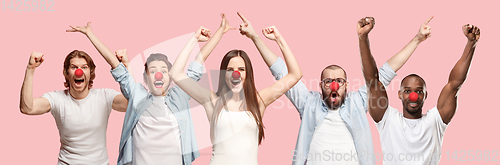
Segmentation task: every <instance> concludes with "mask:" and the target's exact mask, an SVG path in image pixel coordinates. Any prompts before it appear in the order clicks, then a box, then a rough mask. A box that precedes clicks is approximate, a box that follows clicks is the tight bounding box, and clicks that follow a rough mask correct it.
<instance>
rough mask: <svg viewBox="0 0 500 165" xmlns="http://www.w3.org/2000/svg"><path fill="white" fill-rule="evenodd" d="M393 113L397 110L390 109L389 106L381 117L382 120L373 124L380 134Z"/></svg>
mask: <svg viewBox="0 0 500 165" xmlns="http://www.w3.org/2000/svg"><path fill="white" fill-rule="evenodd" d="M395 113H396V114H397V113H398V110H397V109H395V108H392V107H391V106H388V107H387V109H386V110H385V113H384V116H383V117H382V120H380V121H378V122H375V125H376V126H377V129H378V131H379V132H382V131H383V130H384V129H385V126H386V125H387V121H388V120H389V118H390V117H392V116H393V114H395Z"/></svg>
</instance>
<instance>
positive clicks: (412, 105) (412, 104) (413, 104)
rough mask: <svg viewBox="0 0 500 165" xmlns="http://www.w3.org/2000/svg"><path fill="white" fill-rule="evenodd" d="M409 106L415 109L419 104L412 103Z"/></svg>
mask: <svg viewBox="0 0 500 165" xmlns="http://www.w3.org/2000/svg"><path fill="white" fill-rule="evenodd" d="M409 105H410V107H413V108H414V107H417V105H418V104H417V103H410V104H409Z"/></svg>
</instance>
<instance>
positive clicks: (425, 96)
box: [424, 91, 429, 101]
mask: <svg viewBox="0 0 500 165" xmlns="http://www.w3.org/2000/svg"><path fill="white" fill-rule="evenodd" d="M428 94H429V93H427V91H424V101H425V100H426V99H427V95H428Z"/></svg>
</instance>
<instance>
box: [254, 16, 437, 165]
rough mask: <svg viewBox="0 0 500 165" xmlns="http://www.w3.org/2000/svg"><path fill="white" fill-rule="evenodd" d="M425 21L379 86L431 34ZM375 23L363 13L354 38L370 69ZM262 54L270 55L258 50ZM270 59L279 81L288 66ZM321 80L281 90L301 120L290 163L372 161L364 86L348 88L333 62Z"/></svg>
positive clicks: (384, 71)
mask: <svg viewBox="0 0 500 165" xmlns="http://www.w3.org/2000/svg"><path fill="white" fill-rule="evenodd" d="M428 21H429V20H428ZM428 21H426V22H425V23H424V24H422V25H421V27H420V30H419V32H418V33H417V35H416V36H415V37H414V38H413V39H412V40H411V41H410V43H408V44H407V45H406V46H405V47H404V48H403V49H402V50H401V51H400V52H398V53H397V54H396V55H394V56H393V57H392V58H391V59H389V60H388V61H387V62H386V63H385V64H384V65H383V66H382V67H381V68H380V70H379V73H378V75H379V76H378V78H379V80H380V82H382V84H383V85H385V86H387V85H389V83H390V82H391V81H392V79H393V78H394V77H395V76H396V71H398V70H399V69H400V68H401V67H402V66H403V65H404V64H405V63H406V61H407V60H408V59H409V58H410V56H411V54H412V53H413V52H414V51H415V49H416V48H417V47H418V45H419V44H420V43H421V42H422V41H424V40H426V39H427V38H428V37H429V36H430V33H431V31H430V27H429V26H428V25H427V24H428ZM374 24H375V21H374V19H373V18H372V17H365V18H362V19H361V20H360V21H359V22H358V37H359V42H360V54H361V57H362V58H361V59H362V65H363V67H366V68H365V69H371V66H373V67H375V69H373V70H377V69H376V65H374V64H375V61H374V60H373V57H372V56H371V54H367V53H369V52H370V49H369V46H368V45H369V42H368V33H369V32H370V30H371V29H372V28H373V26H374ZM259 51H260V52H263V51H264V49H262V50H261V49H260V48H259ZM266 55H269V54H263V56H266ZM265 58H266V57H264V59H265ZM267 58H270V57H267ZM274 58H275V59H276V60H275V61H274V62H273V63H271V64H272V65H271V66H270V70H271V72H272V74H273V75H274V77H275V78H276V79H277V80H278V79H280V78H282V77H284V76H285V75H286V74H287V68H286V66H285V63H284V62H283V60H282V59H280V58H278V57H274ZM266 63H267V61H266ZM367 64H369V65H367ZM268 65H269V63H268ZM321 80H322V81H321V82H320V84H319V85H320V87H321V93H320V92H316V91H309V89H307V87H306V86H305V85H304V83H303V82H301V81H299V82H298V83H297V84H296V85H295V86H294V87H293V88H292V89H290V90H289V91H288V92H286V96H287V98H288V99H289V100H290V101H291V102H292V103H293V105H294V106H295V107H296V108H297V111H298V112H299V114H300V117H301V120H302V121H301V124H300V130H299V136H298V138H297V144H296V147H295V150H294V152H292V161H293V164H294V165H303V164H332V163H341V164H375V157H374V150H373V142H372V138H371V131H370V126H369V124H368V120H367V117H366V112H367V102H368V97H367V95H368V94H367V87H366V85H365V86H362V87H361V88H359V89H358V91H355V92H349V93H348V92H347V89H348V86H349V82H347V73H346V72H345V70H344V69H343V68H342V67H340V66H338V65H330V66H327V67H326V68H325V69H324V70H323V71H322V72H321ZM368 83H369V82H368Z"/></svg>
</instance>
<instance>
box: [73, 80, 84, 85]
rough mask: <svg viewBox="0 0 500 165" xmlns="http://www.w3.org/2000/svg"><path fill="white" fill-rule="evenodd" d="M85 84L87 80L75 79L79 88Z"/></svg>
mask: <svg viewBox="0 0 500 165" xmlns="http://www.w3.org/2000/svg"><path fill="white" fill-rule="evenodd" d="M83 82H85V79H83V78H78V79H75V84H76V85H78V86H80V85H82V83H83Z"/></svg>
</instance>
